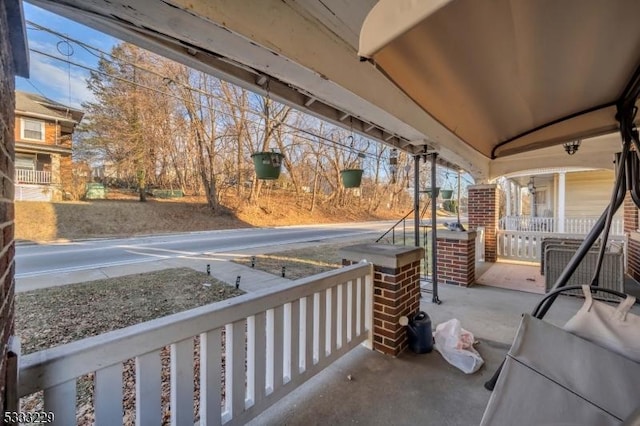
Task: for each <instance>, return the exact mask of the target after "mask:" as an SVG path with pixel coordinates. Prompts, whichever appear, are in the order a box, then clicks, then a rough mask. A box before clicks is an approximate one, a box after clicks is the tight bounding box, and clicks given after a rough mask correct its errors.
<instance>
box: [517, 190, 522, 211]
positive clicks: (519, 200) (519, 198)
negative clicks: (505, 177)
mask: <svg viewBox="0 0 640 426" xmlns="http://www.w3.org/2000/svg"><path fill="white" fill-rule="evenodd" d="M516 215H517V216H522V187H521V186H520V185H517V186H516Z"/></svg>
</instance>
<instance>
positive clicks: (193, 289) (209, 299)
mask: <svg viewBox="0 0 640 426" xmlns="http://www.w3.org/2000/svg"><path fill="white" fill-rule="evenodd" d="M205 283H206V284H210V286H205V285H203V284H205ZM243 293H244V292H243V291H241V290H236V289H235V288H233V287H230V286H228V285H226V284H224V283H222V282H220V281H218V280H216V279H214V278H212V277H210V276H208V275H207V274H205V273H203V272H197V271H194V270H193V269H189V268H177V269H166V270H162V271H157V272H150V273H146V274H136V275H127V276H123V277H118V278H109V279H104V280H97V281H91V282H88V283H80V284H71V285H65V286H61V287H51V288H46V289H41V290H34V291H29V292H25V293H18V294H16V302H15V303H16V334H18V335H20V338H21V344H22V353H23V354H29V353H31V352H36V351H39V350H43V349H47V348H50V347H53V346H58V345H61V344H63V343H68V342H72V341H74V340H79V339H82V338H85V337H89V336H95V335H98V334H101V333H106V332H107V331H111V330H116V329H119V328H124V327H128V326H130V325H134V324H138V323H141V322H145V321H150V320H152V319H155V318H160V317H163V316H166V315H170V314H174V313H176V312H181V311H185V310H188V309H193V308H196V307H198V306H202V305H206V304H209V303H213V302H217V301H220V300H224V299H228V298H229V297H233V296H237V295H240V294H243Z"/></svg>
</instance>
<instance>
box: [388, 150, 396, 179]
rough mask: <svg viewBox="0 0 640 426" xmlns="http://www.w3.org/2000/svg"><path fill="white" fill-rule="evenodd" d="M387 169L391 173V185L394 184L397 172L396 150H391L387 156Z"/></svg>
mask: <svg viewBox="0 0 640 426" xmlns="http://www.w3.org/2000/svg"><path fill="white" fill-rule="evenodd" d="M389 169H390V171H391V183H396V172H397V171H398V150H397V149H396V148H393V149H392V150H391V153H390V154H389Z"/></svg>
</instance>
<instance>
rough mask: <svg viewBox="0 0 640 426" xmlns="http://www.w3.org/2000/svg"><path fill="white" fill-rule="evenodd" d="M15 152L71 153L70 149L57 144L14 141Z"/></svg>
mask: <svg viewBox="0 0 640 426" xmlns="http://www.w3.org/2000/svg"><path fill="white" fill-rule="evenodd" d="M16 151H17V152H29V153H34V154H38V153H45V154H62V155H71V154H72V152H73V151H72V149H71V148H67V147H64V146H59V145H45V144H41V143H29V142H21V141H16Z"/></svg>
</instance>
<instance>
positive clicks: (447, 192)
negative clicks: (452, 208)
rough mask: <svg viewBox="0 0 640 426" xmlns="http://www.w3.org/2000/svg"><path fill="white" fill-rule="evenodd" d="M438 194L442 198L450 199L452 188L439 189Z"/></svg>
mask: <svg viewBox="0 0 640 426" xmlns="http://www.w3.org/2000/svg"><path fill="white" fill-rule="evenodd" d="M440 195H441V196H442V199H443V200H450V199H451V197H453V189H441V190H440Z"/></svg>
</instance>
